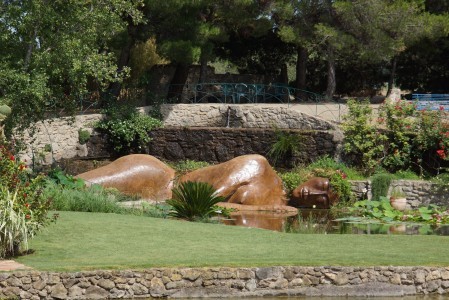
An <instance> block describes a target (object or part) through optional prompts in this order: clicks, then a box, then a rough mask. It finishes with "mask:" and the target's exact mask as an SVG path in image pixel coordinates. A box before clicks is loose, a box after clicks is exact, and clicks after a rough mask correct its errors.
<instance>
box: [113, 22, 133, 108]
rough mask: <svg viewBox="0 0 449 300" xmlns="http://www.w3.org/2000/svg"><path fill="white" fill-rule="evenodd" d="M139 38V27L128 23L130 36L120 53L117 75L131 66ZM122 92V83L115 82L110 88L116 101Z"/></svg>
mask: <svg viewBox="0 0 449 300" xmlns="http://www.w3.org/2000/svg"><path fill="white" fill-rule="evenodd" d="M136 37H137V26H136V25H134V24H132V22H131V21H129V22H128V36H127V38H126V42H125V44H124V45H123V47H122V49H121V51H120V57H119V59H118V62H117V73H119V74H120V73H122V72H123V70H124V69H125V67H126V66H128V64H129V59H130V57H131V49H132V47H133V46H134V44H135V43H136ZM121 90H122V84H121V82H113V83H111V85H110V86H109V95H110V96H112V97H113V98H114V99H117V97H118V96H119V95H120V92H121Z"/></svg>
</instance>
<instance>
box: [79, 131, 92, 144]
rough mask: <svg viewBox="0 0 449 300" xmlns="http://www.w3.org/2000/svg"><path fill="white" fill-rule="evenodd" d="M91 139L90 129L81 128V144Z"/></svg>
mask: <svg viewBox="0 0 449 300" xmlns="http://www.w3.org/2000/svg"><path fill="white" fill-rule="evenodd" d="M89 139H90V133H89V131H87V130H85V129H82V128H80V129H79V130H78V142H79V143H80V144H81V145H84V144H85V143H87V141H88V140H89Z"/></svg>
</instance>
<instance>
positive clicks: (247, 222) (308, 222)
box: [220, 209, 449, 236]
mask: <svg viewBox="0 0 449 300" xmlns="http://www.w3.org/2000/svg"><path fill="white" fill-rule="evenodd" d="M220 221H221V222H222V223H224V224H226V225H234V226H245V227H254V228H262V229H268V230H274V231H280V232H290V233H322V234H407V235H418V234H419V235H445V236H449V225H433V224H416V223H391V224H385V223H378V222H370V223H361V222H349V221H337V220H335V217H334V216H333V215H332V214H331V212H330V210H328V209H301V210H299V215H296V214H294V213H276V212H274V213H273V212H261V211H240V212H233V213H231V217H230V218H229V219H221V220H220Z"/></svg>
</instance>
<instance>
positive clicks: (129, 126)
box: [95, 103, 162, 153]
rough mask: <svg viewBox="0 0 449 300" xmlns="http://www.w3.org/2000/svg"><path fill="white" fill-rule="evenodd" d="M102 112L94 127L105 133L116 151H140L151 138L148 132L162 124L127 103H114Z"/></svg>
mask: <svg viewBox="0 0 449 300" xmlns="http://www.w3.org/2000/svg"><path fill="white" fill-rule="evenodd" d="M103 113H104V114H105V116H104V118H103V119H102V120H100V121H98V122H97V123H96V124H95V127H96V128H97V129H99V130H101V131H103V132H104V133H106V134H107V137H108V141H109V143H110V144H111V145H112V147H113V149H114V150H115V151H116V152H118V153H127V152H142V150H143V149H144V148H145V147H146V145H147V143H148V142H149V141H150V140H151V138H150V137H149V136H148V132H149V131H150V130H152V129H155V128H158V127H161V126H162V122H161V121H159V120H157V119H154V118H152V117H150V116H147V115H143V114H141V113H139V112H138V111H137V110H136V108H135V107H133V106H131V105H129V104H119V103H115V104H114V105H111V106H110V107H109V108H107V109H105V110H104V112H103Z"/></svg>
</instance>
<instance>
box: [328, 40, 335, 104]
mask: <svg viewBox="0 0 449 300" xmlns="http://www.w3.org/2000/svg"><path fill="white" fill-rule="evenodd" d="M336 88H337V81H336V77H335V56H334V50H333V49H332V48H330V47H329V49H328V50H327V89H326V100H332V97H333V96H334V93H335V89H336Z"/></svg>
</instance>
